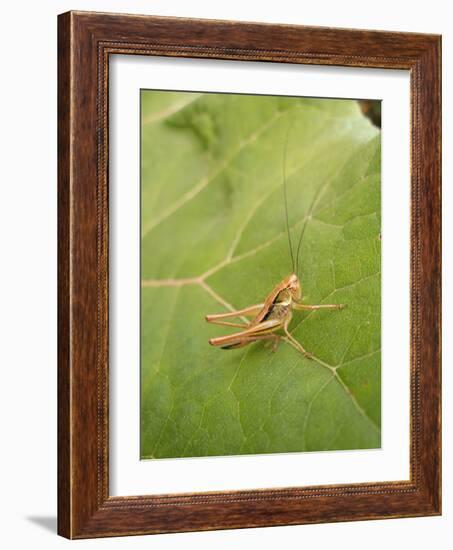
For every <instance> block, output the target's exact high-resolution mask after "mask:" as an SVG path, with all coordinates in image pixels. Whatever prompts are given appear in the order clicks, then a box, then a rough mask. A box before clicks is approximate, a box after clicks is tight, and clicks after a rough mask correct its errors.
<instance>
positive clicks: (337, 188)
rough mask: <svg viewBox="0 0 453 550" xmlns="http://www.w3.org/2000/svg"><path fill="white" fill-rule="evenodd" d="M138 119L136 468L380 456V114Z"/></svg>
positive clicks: (152, 111)
mask: <svg viewBox="0 0 453 550" xmlns="http://www.w3.org/2000/svg"><path fill="white" fill-rule="evenodd" d="M140 102H141V299H140V305H141V329H140V330H141V334H140V339H141V396H140V422H141V426H140V440H141V449H140V456H141V458H142V459H162V458H184V457H203V456H226V455H244V454H263V453H289V452H309V451H311V452H313V451H336V450H352V449H373V448H379V447H380V446H381V355H380V350H381V255H380V244H381V130H380V108H381V104H380V101H370V100H366V101H361V100H357V99H329V98H305V97H284V96H266V95H245V94H226V93H198V92H174V91H162V90H141V95H140Z"/></svg>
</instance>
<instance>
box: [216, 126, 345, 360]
mask: <svg viewBox="0 0 453 550" xmlns="http://www.w3.org/2000/svg"><path fill="white" fill-rule="evenodd" d="M290 126H291V125H290ZM290 126H289V127H288V130H287V134H286V143H285V148H284V159H283V193H284V205H285V214H286V233H287V236H288V244H289V252H290V256H291V263H292V273H291V274H290V275H288V276H287V277H285V278H284V279H283V280H282V281H280V282H279V283H278V284H277V285H276V286H275V287H274V288H273V290H272V291H271V292H270V293H269V294H268V296H267V297H266V299H265V300H264V302H262V303H260V304H255V305H253V306H249V307H246V308H244V309H238V310H236V311H229V312H227V313H218V314H214V315H206V321H208V322H209V323H213V324H216V325H222V326H228V327H236V328H241V329H242V330H241V331H240V332H236V333H233V334H228V335H226V336H219V337H217V338H211V339H210V340H209V343H210V344H211V345H212V346H216V347H220V348H221V349H237V348H242V347H244V346H247V345H249V344H252V343H253V342H258V341H263V340H264V341H270V342H271V343H272V345H273V350H274V351H276V350H277V347H278V344H279V342H280V340H282V339H283V340H285V341H286V342H287V343H289V344H290V345H292V346H293V347H294V348H296V349H297V350H298V351H299V352H300V353H302V354H303V355H304V356H305V357H307V358H311V357H312V355H311V354H310V353H309V352H308V351H307V350H305V348H304V347H303V346H302V345H301V344H300V343H299V342H298V341H297V340H296V339H295V338H294V337H293V336H292V335H291V333H290V331H289V328H288V327H289V324H290V322H291V319H292V316H293V311H294V310H296V311H297V310H300V311H314V310H318V309H342V308H344V307H345V304H319V305H308V304H303V303H302V287H301V284H300V280H299V277H298V276H297V274H296V273H298V272H299V251H300V245H301V243H302V237H303V235H304V232H305V228H306V225H307V221H308V219H310V215H308V216H307V217H306V218H305V222H304V225H303V227H302V230H301V234H300V237H299V241H298V245H297V251H296V256H294V252H293V243H292V239H291V232H290V227H289V220H288V198H287V192H286V150H287V146H288V136H289V131H290ZM316 199H317V195H316V194H315V198H314V200H313V203H312V205H311V207H310V209H309V212H311V211H312V210H313V207H314V204H315V202H316ZM294 258H295V261H294ZM234 317H251V320H250V321H246V320H245V319H244V322H231V321H225V319H228V318H234ZM282 332H283V334H281V333H282ZM278 333H280V334H278Z"/></svg>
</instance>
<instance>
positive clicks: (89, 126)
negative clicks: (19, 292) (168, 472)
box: [58, 12, 441, 538]
mask: <svg viewBox="0 0 453 550" xmlns="http://www.w3.org/2000/svg"><path fill="white" fill-rule="evenodd" d="M58 48H59V61H58V72H59V75H58V94H59V96H58V99H59V102H58V117H59V125H58V154H59V163H58V208H59V213H58V254H59V275H58V293H59V297H58V307H59V310H58V332H59V334H58V336H59V338H58V340H59V344H58V365H59V366H58V400H59V419H58V441H59V443H58V532H59V533H60V534H61V535H63V536H65V537H68V538H86V537H100V536H114V535H131V534H145V533H161V532H176V531H195V530H207V529H227V528H238V527H255V526H256V527H258V526H267V525H289V524H301V523H317V522H329V521H351V520H360V519H377V518H390V517H407V516H425V515H437V514H440V510H441V504H440V501H441V471H440V461H441V447H440V445H441V439H440V437H441V435H440V434H441V432H440V419H441V414H440V405H441V380H440V349H441V348H440V346H441V342H440V334H441V333H440V307H441V306H440V304H441V277H440V271H441V257H440V250H441V249H440V238H441V235H440V223H441V219H440V212H441V210H440V206H441V204H440V203H441V174H440V170H441V158H440V154H441V153H440V150H441V134H440V132H441V126H440V110H441V82H440V78H441V76H440V75H441V72H440V59H441V38H440V37H439V36H434V35H428V34H412V33H396V32H395V33H394V32H376V31H363V30H344V29H332V28H322V27H319V28H314V27H303V26H292V25H264V24H256V23H238V22H227V21H208V20H195V19H179V18H166V17H149V16H135V15H112V14H101V13H88V12H69V13H65V14H63V15H60V16H59V21H58ZM112 54H123V55H128V54H139V55H160V56H162V55H164V56H177V57H197V58H216V59H232V60H238V61H239V60H249V61H256V62H260V61H275V62H285V63H303V64H317V65H342V66H353V67H381V68H386V69H407V70H409V71H410V77H411V102H412V114H411V142H412V152H411V450H410V472H411V474H410V480H409V481H400V482H383V483H364V484H353V485H341V486H340V485H335V486H319V487H293V488H287V489H262V490H253V491H228V492H219V493H198V494H167V495H153V496H134V497H111V496H109V491H108V476H109V471H108V452H109V451H108V407H109V404H108V376H109V370H108V368H109V367H108V74H109V56H110V55H112Z"/></svg>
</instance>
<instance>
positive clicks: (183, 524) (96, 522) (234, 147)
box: [58, 12, 441, 538]
mask: <svg viewBox="0 0 453 550" xmlns="http://www.w3.org/2000/svg"><path fill="white" fill-rule="evenodd" d="M58 40H59V44H58V45H59V81H58V86H59V106H58V115H59V127H58V135H59V137H58V147H59V171H58V202H59V226H58V231H59V239H58V243H59V244H58V246H59V315H58V323H59V349H58V359H59V361H58V362H59V372H58V378H59V384H58V396H59V423H58V429H59V447H58V453H59V467H58V484H59V497H58V506H59V510H58V530H59V533H60V534H61V535H63V536H65V537H68V538H88V537H101V536H117V535H118V536H119V535H131V534H151V533H163V532H177V531H196V530H208V529H227V528H241V527H259V526H270V525H290V524H304V523H319V522H332V521H352V520H364V519H379V518H390V517H410V516H427V515H437V514H440V513H441V500H440V498H441V491H440V483H441V472H440V459H441V450H440V442H441V439H440V438H441V432H440V399H441V385H440V292H441V286H440V285H441V278H440V269H441V259H440V201H441V188H440V186H441V177H440V168H441V162H440V149H441V136H440V108H441V84H440V55H441V54H440V49H441V42H440V37H439V36H434V35H428V34H410V33H392V32H378V31H362V30H345V29H332V28H321V27H320V28H313V27H303V26H289V25H264V24H256V23H239V22H227V21H209V20H195V19H180V18H163V17H151V16H134V15H113V14H100V13H88V12H69V13H65V14H63V15H61V16H59V38H58Z"/></svg>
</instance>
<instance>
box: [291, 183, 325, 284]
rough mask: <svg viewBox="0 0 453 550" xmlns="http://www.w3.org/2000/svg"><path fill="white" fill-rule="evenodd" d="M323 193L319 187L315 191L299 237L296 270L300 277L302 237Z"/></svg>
mask: <svg viewBox="0 0 453 550" xmlns="http://www.w3.org/2000/svg"><path fill="white" fill-rule="evenodd" d="M320 193H321V189H318V191H317V192H315V194H314V196H313V199H312V201H311V203H310V207H309V208H308V210H307V213H306V215H305V220H304V225H303V227H302V230H301V232H300V237H299V241H298V243H297V249H296V271H295V272H294V273H295V274H296V275H297V276H298V277H299V252H300V245H301V244H302V238H303V236H304V233H305V229H306V228H307V222H308V220H310V219H311V215H312V213H313V209H314V207H315V204H316V201H317V200H318V198H319V195H320Z"/></svg>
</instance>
